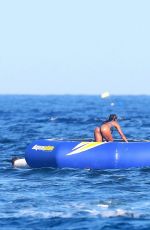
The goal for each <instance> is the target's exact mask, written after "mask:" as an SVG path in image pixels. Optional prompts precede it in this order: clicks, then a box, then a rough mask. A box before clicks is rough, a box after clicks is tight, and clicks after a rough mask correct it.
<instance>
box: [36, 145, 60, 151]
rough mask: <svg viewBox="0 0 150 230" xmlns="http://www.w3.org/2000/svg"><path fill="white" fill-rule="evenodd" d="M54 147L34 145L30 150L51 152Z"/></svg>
mask: <svg viewBox="0 0 150 230" xmlns="http://www.w3.org/2000/svg"><path fill="white" fill-rule="evenodd" d="M54 148H55V147H54V146H51V145H47V146H42V145H34V146H33V147H32V149H34V150H36V151H37V150H41V151H53V150H54Z"/></svg>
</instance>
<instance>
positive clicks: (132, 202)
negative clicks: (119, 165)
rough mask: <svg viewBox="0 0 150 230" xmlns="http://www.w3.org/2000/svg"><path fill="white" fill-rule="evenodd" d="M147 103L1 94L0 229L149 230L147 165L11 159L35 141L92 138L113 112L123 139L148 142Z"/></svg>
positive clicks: (148, 98)
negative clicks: (30, 164)
mask: <svg viewBox="0 0 150 230" xmlns="http://www.w3.org/2000/svg"><path fill="white" fill-rule="evenodd" d="M149 105H150V96H142V95H141V96H111V97H109V98H106V99H101V98H100V97H99V96H80V95H78V96H72V95H62V96H57V95H56V96H25V95H22V96H21V95H20V96H17V95H16V96H15V95H1V96H0V159H1V160H0V229H1V230H2V229H5V230H6V229H8V230H9V229H20V230H21V229H39V230H41V229H58V230H62V229H65V230H75V229H82V230H86V229H103V230H107V229H132V230H134V229H140V230H144V229H145V230H146V229H150V178H149V175H150V168H131V169H121V170H120V169H118V170H110V169H109V170H80V169H52V168H47V169H30V168H28V169H15V168H12V165H11V161H10V160H11V158H12V157H13V156H19V157H22V156H24V152H25V149H26V147H27V146H28V144H30V143H31V142H32V141H33V140H37V139H41V138H58V139H59V138H65V139H76V138H78V139H82V140H84V139H87V138H93V130H94V128H95V127H96V126H99V125H100V124H101V122H102V121H103V120H105V119H107V117H108V116H109V114H111V113H116V114H117V115H118V117H119V123H120V125H121V127H122V130H123V131H124V133H125V135H126V136H127V138H128V139H150V106H149ZM113 135H114V137H115V138H117V139H118V138H119V136H118V134H117V132H114V133H113Z"/></svg>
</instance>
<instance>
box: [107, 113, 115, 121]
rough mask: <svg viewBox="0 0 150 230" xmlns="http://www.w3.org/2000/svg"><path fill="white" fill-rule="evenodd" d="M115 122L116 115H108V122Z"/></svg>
mask: <svg viewBox="0 0 150 230" xmlns="http://www.w3.org/2000/svg"><path fill="white" fill-rule="evenodd" d="M115 120H117V115H116V114H110V115H109V118H108V121H115Z"/></svg>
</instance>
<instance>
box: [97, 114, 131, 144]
mask: <svg viewBox="0 0 150 230" xmlns="http://www.w3.org/2000/svg"><path fill="white" fill-rule="evenodd" d="M112 128H116V129H117V131H118V133H119V134H120V136H121V137H122V139H123V140H124V141H125V142H128V140H127V138H126V137H125V135H124V134H123V132H122V130H121V127H120V125H119V124H118V122H117V115H116V114H111V115H110V116H109V118H108V120H106V121H104V122H103V123H102V125H101V126H100V127H96V128H95V130H94V138H95V141H96V142H102V141H107V142H109V141H114V139H113V137H112Z"/></svg>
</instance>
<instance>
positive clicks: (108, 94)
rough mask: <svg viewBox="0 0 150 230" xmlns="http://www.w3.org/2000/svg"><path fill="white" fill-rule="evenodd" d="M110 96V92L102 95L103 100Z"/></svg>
mask: <svg viewBox="0 0 150 230" xmlns="http://www.w3.org/2000/svg"><path fill="white" fill-rule="evenodd" d="M109 96H110V93H109V92H108V91H106V92H104V93H102V94H101V98H106V97H109Z"/></svg>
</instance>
